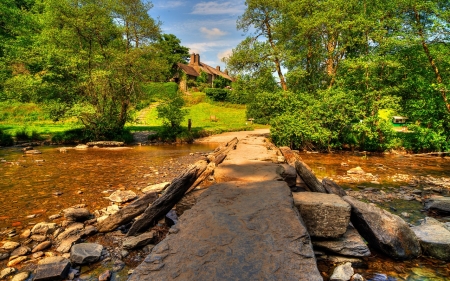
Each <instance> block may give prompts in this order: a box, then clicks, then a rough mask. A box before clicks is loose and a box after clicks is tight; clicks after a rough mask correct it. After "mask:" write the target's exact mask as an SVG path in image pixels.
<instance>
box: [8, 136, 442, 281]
mask: <svg viewBox="0 0 450 281" xmlns="http://www.w3.org/2000/svg"><path fill="white" fill-rule="evenodd" d="M217 145H218V144H216V143H210V144H193V145H162V146H136V147H131V148H129V149H121V150H115V149H89V150H68V151H67V153H60V152H59V150H58V149H57V148H56V147H43V148H38V149H39V150H41V151H42V154H38V155H33V156H25V155H24V154H23V152H22V151H21V150H20V149H19V148H7V149H4V148H3V149H0V233H2V235H1V236H2V237H0V238H1V239H7V236H6V235H7V234H8V233H9V231H10V230H11V229H16V232H17V233H20V232H21V230H22V229H24V228H29V227H30V226H31V225H33V224H35V223H37V222H41V221H46V220H47V218H48V217H49V216H51V215H54V214H58V213H59V212H60V211H61V210H63V209H65V208H68V207H70V206H73V205H76V204H80V203H83V204H86V205H87V208H88V209H90V210H98V209H101V208H104V207H106V206H108V205H109V204H110V202H109V200H107V199H105V198H104V197H107V196H108V195H109V194H111V193H112V192H113V191H115V190H118V189H126V190H133V191H138V190H139V189H142V188H144V187H146V186H148V185H151V184H156V183H160V182H164V181H170V180H171V179H172V178H174V177H175V176H176V175H178V174H179V172H180V171H182V170H183V169H184V168H185V167H187V165H189V164H191V163H193V162H194V161H195V160H196V159H197V158H198V157H199V156H200V155H201V154H202V153H207V152H210V151H211V150H213V149H214V148H215V147H217ZM301 157H302V159H303V160H304V161H305V162H306V163H307V164H308V165H310V167H311V168H312V169H313V171H314V172H315V174H316V175H317V176H318V177H319V178H320V179H322V178H324V177H328V178H332V179H333V180H335V181H336V182H337V183H339V184H340V185H342V186H343V187H344V188H347V189H351V190H364V189H371V188H372V189H375V190H383V191H386V192H387V193H388V192H390V191H392V190H395V189H398V188H401V187H402V186H403V185H407V184H408V183H409V184H410V183H411V181H417V182H418V184H417V188H419V189H426V188H427V186H426V185H425V184H422V183H423V181H422V180H423V179H427V178H430V177H431V178H434V179H444V180H445V179H448V178H450V159H449V158H448V157H447V158H439V157H432V158H422V157H411V156H403V155H372V154H351V153H343V154H314V153H311V154H306V153H302V154H301ZM355 167H361V168H362V169H363V170H364V171H365V172H366V173H370V174H371V176H370V177H366V178H359V179H355V178H349V177H348V176H347V171H348V170H349V169H351V168H355ZM447 196H448V194H447ZM369 201H370V200H369ZM374 203H376V204H378V205H380V206H381V207H383V208H386V209H388V210H389V209H390V210H391V211H392V210H395V212H396V214H397V215H399V214H400V213H401V212H403V211H405V212H408V213H410V214H411V215H410V216H409V217H408V218H405V220H407V221H408V222H410V223H412V224H418V223H419V220H420V219H422V218H424V217H425V216H426V215H427V214H426V213H423V212H421V209H422V204H421V203H419V202H418V201H415V200H413V201H406V200H390V201H389V202H381V201H380V202H376V201H374ZM440 219H446V218H440ZM319 269H320V270H321V272H322V273H323V274H324V276H325V277H326V276H327V275H328V276H329V274H331V272H330V271H331V270H332V268H331V267H330V266H329V264H328V265H325V264H320V263H319ZM356 271H357V272H360V273H364V274H365V276H370V278H372V280H436V281H437V280H450V265H449V264H448V263H446V262H442V261H437V260H433V259H427V258H421V259H417V260H413V261H408V262H397V261H394V260H391V259H390V258H389V257H384V256H382V255H379V254H376V253H375V254H374V255H373V256H372V257H370V258H367V259H365V263H364V265H363V266H362V267H361V268H356ZM378 273H383V274H386V278H384V277H383V276H381V277H380V276H378V277H377V275H376V274H378ZM368 274H369V275H368ZM376 278H379V279H376ZM383 278H384V279H383ZM389 278H391V279H389Z"/></svg>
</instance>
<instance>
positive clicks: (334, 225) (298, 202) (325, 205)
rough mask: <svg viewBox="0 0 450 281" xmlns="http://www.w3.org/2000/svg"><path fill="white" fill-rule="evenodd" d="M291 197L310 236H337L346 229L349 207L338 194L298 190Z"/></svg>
mask: <svg viewBox="0 0 450 281" xmlns="http://www.w3.org/2000/svg"><path fill="white" fill-rule="evenodd" d="M293 197H294V204H295V206H296V207H297V208H298V210H299V211H300V214H301V217H302V218H303V221H304V222H305V225H306V228H307V229H308V232H309V234H310V235H311V236H312V237H320V238H338V237H342V235H344V233H345V232H346V231H347V226H348V224H349V222H350V210H351V208H350V205H349V204H348V203H347V202H345V201H344V200H342V199H341V198H340V197H339V196H337V195H335V194H326V193H318V192H299V193H293Z"/></svg>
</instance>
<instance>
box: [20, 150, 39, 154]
mask: <svg viewBox="0 0 450 281" xmlns="http://www.w3.org/2000/svg"><path fill="white" fill-rule="evenodd" d="M24 153H25V154H42V152H40V151H39V150H37V149H31V150H27V151H24Z"/></svg>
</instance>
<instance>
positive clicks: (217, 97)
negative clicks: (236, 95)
mask: <svg viewBox="0 0 450 281" xmlns="http://www.w3.org/2000/svg"><path fill="white" fill-rule="evenodd" d="M229 92H230V90H227V89H212V88H208V89H206V90H205V93H206V96H207V97H209V98H210V99H212V100H213V101H225V100H226V98H227V95H228V93H229Z"/></svg>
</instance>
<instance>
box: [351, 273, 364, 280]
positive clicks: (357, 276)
mask: <svg viewBox="0 0 450 281" xmlns="http://www.w3.org/2000/svg"><path fill="white" fill-rule="evenodd" d="M350 280H351V281H366V279H365V278H364V277H362V276H361V275H360V274H358V273H356V274H354V275H353V276H352V278H351V279H350Z"/></svg>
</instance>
